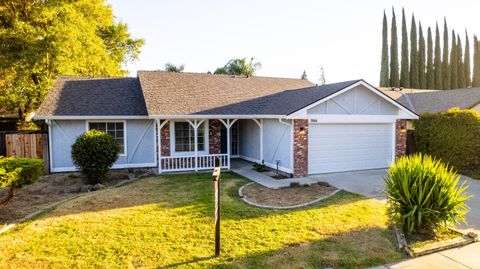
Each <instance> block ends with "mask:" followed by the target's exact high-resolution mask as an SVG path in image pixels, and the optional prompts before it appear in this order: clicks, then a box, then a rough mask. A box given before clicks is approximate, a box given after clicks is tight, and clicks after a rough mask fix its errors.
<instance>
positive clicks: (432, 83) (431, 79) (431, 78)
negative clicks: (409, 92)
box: [425, 27, 435, 89]
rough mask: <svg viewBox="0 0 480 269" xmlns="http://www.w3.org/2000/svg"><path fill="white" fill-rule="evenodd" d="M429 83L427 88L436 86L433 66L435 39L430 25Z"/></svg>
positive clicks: (428, 48)
mask: <svg viewBox="0 0 480 269" xmlns="http://www.w3.org/2000/svg"><path fill="white" fill-rule="evenodd" d="M426 81H427V85H426V87H425V88H426V89H434V88H435V74H434V68H433V40H432V29H431V28H430V27H428V30H427V78H426Z"/></svg>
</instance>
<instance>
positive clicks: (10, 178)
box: [0, 157, 43, 189]
mask: <svg viewBox="0 0 480 269" xmlns="http://www.w3.org/2000/svg"><path fill="white" fill-rule="evenodd" d="M42 175H43V161H42V160H38V159H27V158H13V157H12V158H3V157H0V187H2V188H6V187H9V188H12V189H16V188H20V187H22V186H24V185H28V184H31V183H33V182H35V181H36V180H38V178H40V176H42Z"/></svg>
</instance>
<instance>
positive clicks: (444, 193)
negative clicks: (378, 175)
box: [385, 154, 470, 233]
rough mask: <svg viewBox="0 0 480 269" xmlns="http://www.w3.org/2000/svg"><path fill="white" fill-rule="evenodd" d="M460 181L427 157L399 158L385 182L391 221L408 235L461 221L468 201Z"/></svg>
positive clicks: (447, 167)
mask: <svg viewBox="0 0 480 269" xmlns="http://www.w3.org/2000/svg"><path fill="white" fill-rule="evenodd" d="M459 179H460V176H458V175H457V174H456V173H455V172H454V171H453V169H452V168H451V167H450V166H448V165H446V164H444V163H442V162H440V161H439V160H435V159H433V158H432V157H430V156H428V155H421V154H416V155H410V156H404V157H401V158H400V159H398V160H397V161H396V163H395V164H393V165H392V166H391V167H390V168H389V170H388V173H387V178H386V179H385V185H386V189H387V200H388V204H389V205H390V207H389V209H388V214H389V216H390V218H391V219H392V220H393V221H394V222H395V223H397V224H398V225H400V226H401V227H402V228H403V230H404V231H405V232H407V233H412V232H414V231H422V230H423V231H433V230H435V229H436V228H437V227H438V226H439V225H441V224H445V225H454V224H455V223H457V222H459V221H464V220H465V219H464V215H465V213H466V211H467V210H468V207H467V206H466V204H465V201H466V200H468V199H469V198H470V197H469V196H466V195H465V194H464V191H465V190H466V189H467V186H465V185H464V184H461V185H460V186H459V185H458V181H459Z"/></svg>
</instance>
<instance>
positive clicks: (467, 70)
mask: <svg viewBox="0 0 480 269" xmlns="http://www.w3.org/2000/svg"><path fill="white" fill-rule="evenodd" d="M463 64H464V65H465V87H470V86H472V73H471V69H470V68H471V64H470V42H469V40H468V33H467V31H466V30H465V57H464V60H463Z"/></svg>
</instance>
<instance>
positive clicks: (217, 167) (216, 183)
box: [212, 158, 221, 257]
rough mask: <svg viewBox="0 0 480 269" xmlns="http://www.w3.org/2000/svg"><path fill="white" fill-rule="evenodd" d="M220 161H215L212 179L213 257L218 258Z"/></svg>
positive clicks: (217, 159)
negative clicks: (213, 207)
mask: <svg viewBox="0 0 480 269" xmlns="http://www.w3.org/2000/svg"><path fill="white" fill-rule="evenodd" d="M220 173H221V164H220V159H219V158H216V159H215V169H213V174H212V179H213V184H214V187H215V257H218V256H220Z"/></svg>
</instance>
